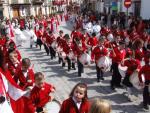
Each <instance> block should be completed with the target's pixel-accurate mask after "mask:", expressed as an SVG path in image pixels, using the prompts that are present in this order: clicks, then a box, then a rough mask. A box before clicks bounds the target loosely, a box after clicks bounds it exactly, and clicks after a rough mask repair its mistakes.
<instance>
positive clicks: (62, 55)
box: [60, 52, 66, 60]
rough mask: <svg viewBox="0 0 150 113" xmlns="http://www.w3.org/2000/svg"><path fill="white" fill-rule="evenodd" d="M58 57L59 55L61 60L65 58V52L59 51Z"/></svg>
mask: <svg viewBox="0 0 150 113" xmlns="http://www.w3.org/2000/svg"><path fill="white" fill-rule="evenodd" d="M60 57H61V58H62V59H63V60H65V58H66V53H65V52H61V53H60Z"/></svg>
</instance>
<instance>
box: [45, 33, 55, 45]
mask: <svg viewBox="0 0 150 113" xmlns="http://www.w3.org/2000/svg"><path fill="white" fill-rule="evenodd" d="M54 40H55V36H54V35H51V36H50V35H47V36H46V43H47V44H49V45H51V44H52V43H53V41H54Z"/></svg>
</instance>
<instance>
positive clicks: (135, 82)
mask: <svg viewBox="0 0 150 113" xmlns="http://www.w3.org/2000/svg"><path fill="white" fill-rule="evenodd" d="M142 81H143V82H145V78H144V75H142ZM130 82H131V83H132V85H133V86H134V87H135V88H136V89H138V90H141V89H143V88H144V86H141V85H140V81H139V77H138V71H134V72H133V74H132V75H131V76H130Z"/></svg>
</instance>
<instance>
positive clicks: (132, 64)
mask: <svg viewBox="0 0 150 113" xmlns="http://www.w3.org/2000/svg"><path fill="white" fill-rule="evenodd" d="M127 54H128V56H127V59H126V60H124V61H123V62H122V64H121V65H123V66H127V71H126V74H125V78H124V80H123V82H122V83H123V84H124V85H125V86H126V89H127V93H128V99H129V100H130V101H131V99H132V98H131V96H132V89H131V88H132V87H133V85H132V83H131V82H130V79H129V78H130V76H131V75H132V74H133V72H134V71H138V72H139V70H140V68H141V63H140V61H139V60H138V59H134V56H133V51H131V50H130V49H128V50H127Z"/></svg>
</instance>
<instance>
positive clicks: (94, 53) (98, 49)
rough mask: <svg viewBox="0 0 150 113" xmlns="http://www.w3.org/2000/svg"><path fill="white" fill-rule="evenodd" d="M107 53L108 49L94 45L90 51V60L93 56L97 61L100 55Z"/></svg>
mask: <svg viewBox="0 0 150 113" xmlns="http://www.w3.org/2000/svg"><path fill="white" fill-rule="evenodd" d="M107 54H108V50H107V49H106V48H105V47H100V46H96V47H95V48H94V49H93V51H92V53H91V58H92V60H93V59H94V58H95V61H97V60H98V59H99V58H100V57H102V56H106V55H107Z"/></svg>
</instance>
